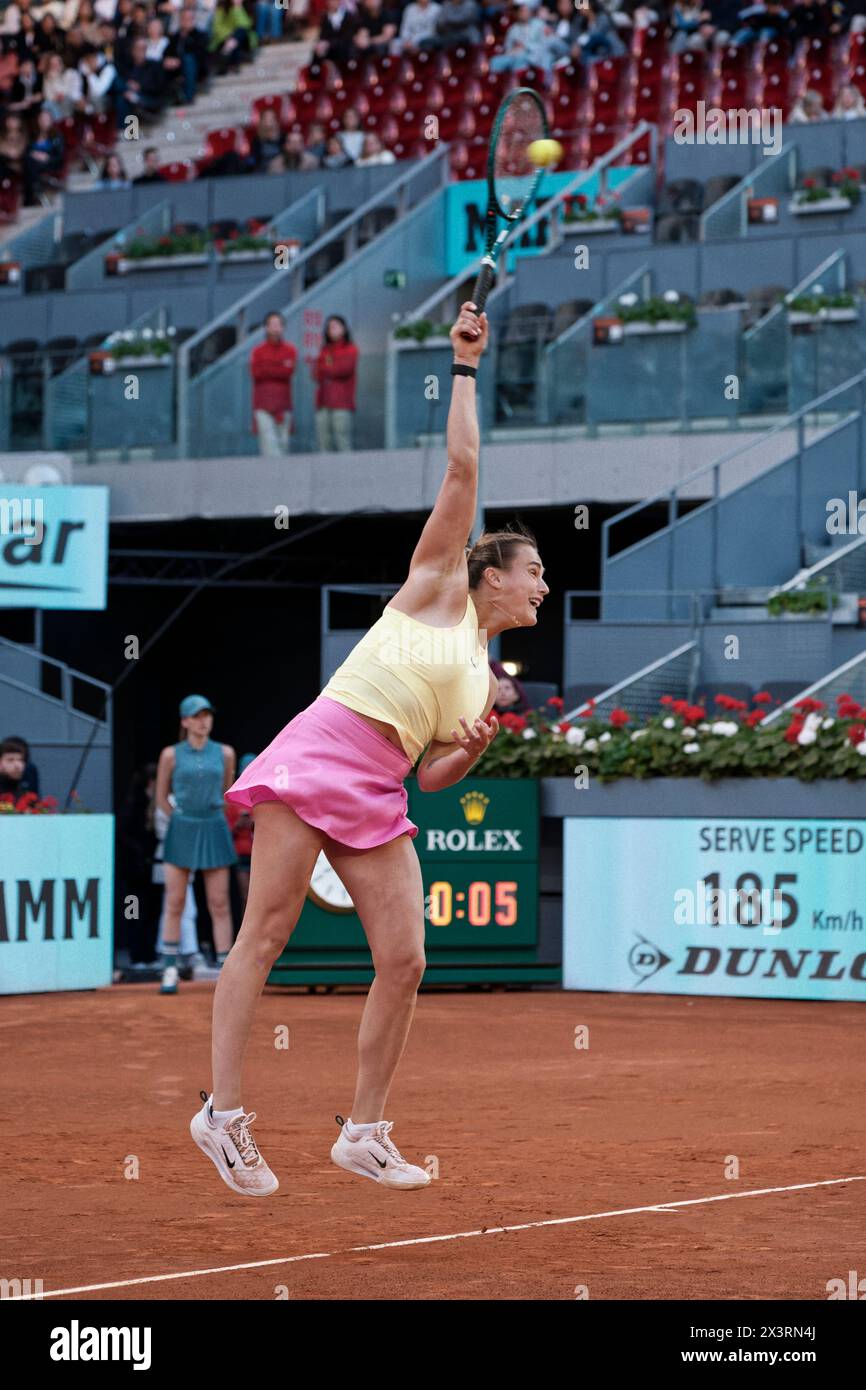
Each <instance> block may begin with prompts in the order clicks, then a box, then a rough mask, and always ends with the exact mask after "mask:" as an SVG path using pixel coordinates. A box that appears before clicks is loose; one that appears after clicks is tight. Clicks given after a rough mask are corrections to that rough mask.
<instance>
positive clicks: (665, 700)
mask: <svg viewBox="0 0 866 1390" xmlns="http://www.w3.org/2000/svg"><path fill="white" fill-rule="evenodd" d="M673 702H674V697H673V695H663V696H662V697H661V699H660V700H659V704H660V705H672V704H673Z"/></svg>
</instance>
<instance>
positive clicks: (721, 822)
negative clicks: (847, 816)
mask: <svg viewBox="0 0 866 1390" xmlns="http://www.w3.org/2000/svg"><path fill="white" fill-rule="evenodd" d="M563 855H564V865H563V883H564V892H563V984H564V986H565V988H566V989H581V990H621V991H626V992H629V993H634V992H637V993H643V994H646V993H650V994H704V995H735V996H741V997H746V998H747V997H761V998H773V999H855V1000H861V999H866V931H864V919H866V822H864V821H859V820H858V821H844V820H827V821H821V820H789V821H788V820H782V819H779V820H733V819H718V820H701V819H677V818H672V819H649V818H640V817H634V818H632V817H629V818H622V819H619V818H614V817H588V818H587V819H583V818H582V817H581V818H576V817H574V818H569V819H566V820H565V822H564V837H563Z"/></svg>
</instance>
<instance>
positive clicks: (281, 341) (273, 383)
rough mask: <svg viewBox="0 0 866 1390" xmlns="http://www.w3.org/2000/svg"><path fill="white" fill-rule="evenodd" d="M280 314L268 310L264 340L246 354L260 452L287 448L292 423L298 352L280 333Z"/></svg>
mask: <svg viewBox="0 0 866 1390" xmlns="http://www.w3.org/2000/svg"><path fill="white" fill-rule="evenodd" d="M283 326H284V325H283V316H282V314H277V313H273V314H268V316H267V318H266V319H265V337H264V341H263V342H261V343H259V345H258V347H256V348H253V350H252V353H251V354H250V375H251V376H252V379H253V421H254V423H253V431H254V433H256V434H257V435H258V437H259V449H260V451H261V452H262V453H263V454H267V455H269V456H270V457H271V458H273V457H277V458H279V457H281V456H282V455H283V454H287V453H288V452H289V431H290V429H291V426H292V374H293V372H294V370H295V362H296V361H297V358H298V354H297V351H296V349H295V348H294V347H293V346H292V344H291V343H287V342H286V340H285V338H284V337H283Z"/></svg>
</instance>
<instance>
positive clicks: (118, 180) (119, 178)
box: [96, 154, 132, 188]
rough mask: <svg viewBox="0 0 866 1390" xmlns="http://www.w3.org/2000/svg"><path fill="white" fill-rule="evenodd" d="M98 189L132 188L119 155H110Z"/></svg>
mask: <svg viewBox="0 0 866 1390" xmlns="http://www.w3.org/2000/svg"><path fill="white" fill-rule="evenodd" d="M96 187H97V188H131V187H132V185H131V183H130V181H129V179H128V178H127V176H126V170H125V169H124V167H123V161H122V159H121V158H120V155H119V154H110V155H109V156H108V158H107V159H106V161H105V163H104V164H103V166H102V169H101V170H100V174H99V181H98V183H97V185H96Z"/></svg>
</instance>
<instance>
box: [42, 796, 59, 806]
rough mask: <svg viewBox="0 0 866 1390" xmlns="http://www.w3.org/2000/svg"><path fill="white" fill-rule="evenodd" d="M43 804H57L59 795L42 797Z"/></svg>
mask: <svg viewBox="0 0 866 1390" xmlns="http://www.w3.org/2000/svg"><path fill="white" fill-rule="evenodd" d="M42 805H43V806H51V807H54V806H56V805H57V797H56V796H43V798H42Z"/></svg>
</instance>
